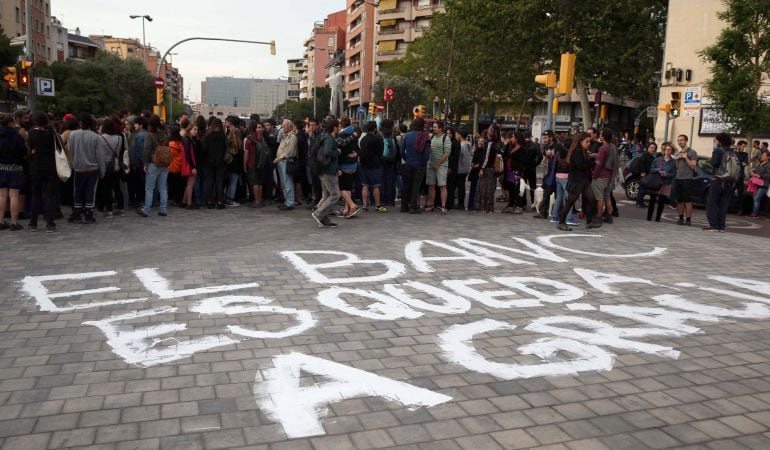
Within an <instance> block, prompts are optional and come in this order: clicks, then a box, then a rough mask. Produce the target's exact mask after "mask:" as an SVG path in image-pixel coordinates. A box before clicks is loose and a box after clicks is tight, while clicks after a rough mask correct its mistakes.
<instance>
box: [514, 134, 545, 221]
mask: <svg viewBox="0 0 770 450" xmlns="http://www.w3.org/2000/svg"><path fill="white" fill-rule="evenodd" d="M521 145H523V146H524V149H525V152H524V155H525V157H524V161H523V162H524V167H523V173H522V178H523V179H524V181H526V182H527V184H528V185H529V202H530V204H531V205H532V209H534V208H535V189H537V166H539V165H540V163H541V162H543V151H542V150H541V149H540V146H539V145H538V144H536V143H535V142H533V141H532V136H531V134H529V133H527V136H526V138H525V141H524V143H523V144H521ZM523 200H524V205H523V206H522V208H523V207H524V206H526V203H527V197H526V194H525V196H524V198H523ZM509 202H510V200H509Z"/></svg>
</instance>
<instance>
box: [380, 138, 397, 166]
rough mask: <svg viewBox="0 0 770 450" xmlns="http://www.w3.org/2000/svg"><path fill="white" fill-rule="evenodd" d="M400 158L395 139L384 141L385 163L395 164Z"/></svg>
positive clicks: (383, 155) (383, 157)
mask: <svg viewBox="0 0 770 450" xmlns="http://www.w3.org/2000/svg"><path fill="white" fill-rule="evenodd" d="M397 156H398V148H396V142H395V141H394V140H393V138H385V139H383V147H382V159H383V161H388V162H393V161H395V160H396V157H397Z"/></svg>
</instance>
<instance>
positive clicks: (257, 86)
mask: <svg viewBox="0 0 770 450" xmlns="http://www.w3.org/2000/svg"><path fill="white" fill-rule="evenodd" d="M288 85H289V83H288V81H287V80H283V79H275V80H273V79H256V78H234V77H206V80H205V81H203V82H201V97H202V101H201V105H200V114H201V115H202V116H204V117H208V116H217V117H219V118H220V119H224V118H225V117H227V116H230V115H235V116H239V117H248V116H250V115H251V114H259V115H260V117H263V118H266V117H270V116H272V115H273V111H275V109H276V107H277V106H278V105H280V104H282V103H284V102H285V101H286V99H287V98H288V96H287V94H288Z"/></svg>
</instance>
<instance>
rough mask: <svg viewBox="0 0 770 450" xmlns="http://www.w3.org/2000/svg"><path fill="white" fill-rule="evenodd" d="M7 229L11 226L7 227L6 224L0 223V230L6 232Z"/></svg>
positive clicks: (4, 222)
mask: <svg viewBox="0 0 770 450" xmlns="http://www.w3.org/2000/svg"><path fill="white" fill-rule="evenodd" d="M8 228H11V226H10V225H8V222H6V221H3V222H2V223H0V230H7V229H8Z"/></svg>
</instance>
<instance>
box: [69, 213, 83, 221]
mask: <svg viewBox="0 0 770 450" xmlns="http://www.w3.org/2000/svg"><path fill="white" fill-rule="evenodd" d="M67 222H69V223H83V218H82V217H81V216H80V215H77V216H70V218H69V219H67Z"/></svg>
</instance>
